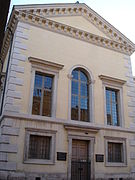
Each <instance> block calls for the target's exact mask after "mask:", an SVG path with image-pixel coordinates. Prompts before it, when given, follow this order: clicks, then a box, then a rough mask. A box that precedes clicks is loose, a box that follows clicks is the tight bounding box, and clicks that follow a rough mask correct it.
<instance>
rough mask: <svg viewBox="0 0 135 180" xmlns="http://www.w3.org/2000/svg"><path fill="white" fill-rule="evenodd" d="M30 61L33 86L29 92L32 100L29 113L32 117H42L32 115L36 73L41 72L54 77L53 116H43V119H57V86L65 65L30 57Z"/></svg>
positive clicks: (30, 100)
mask: <svg viewBox="0 0 135 180" xmlns="http://www.w3.org/2000/svg"><path fill="white" fill-rule="evenodd" d="M28 60H29V62H30V63H31V85H30V92H29V94H30V96H29V97H30V99H29V108H28V109H29V110H28V113H29V114H30V115H32V116H42V115H34V114H32V106H33V93H34V83H35V74H36V72H39V73H41V74H47V75H50V76H53V84H52V107H51V116H42V117H50V118H51V117H53V118H56V104H57V86H58V78H59V71H60V70H61V69H62V68H63V67H64V65H62V64H57V63H54V62H50V61H46V60H43V59H39V58H35V57H29V58H28Z"/></svg>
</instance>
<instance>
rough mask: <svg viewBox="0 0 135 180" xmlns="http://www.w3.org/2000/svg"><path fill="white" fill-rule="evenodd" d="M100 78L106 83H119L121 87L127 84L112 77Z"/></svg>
mask: <svg viewBox="0 0 135 180" xmlns="http://www.w3.org/2000/svg"><path fill="white" fill-rule="evenodd" d="M98 77H99V78H100V79H101V80H103V81H105V82H113V83H117V84H120V85H124V84H125V83H126V80H123V79H118V78H114V77H111V76H106V75H99V76H98Z"/></svg>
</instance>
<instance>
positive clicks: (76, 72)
mask: <svg viewBox="0 0 135 180" xmlns="http://www.w3.org/2000/svg"><path fill="white" fill-rule="evenodd" d="M72 75H73V79H76V80H78V70H74V71H73V72H72Z"/></svg>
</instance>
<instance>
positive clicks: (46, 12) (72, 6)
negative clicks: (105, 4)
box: [15, 3, 135, 47]
mask: <svg viewBox="0 0 135 180" xmlns="http://www.w3.org/2000/svg"><path fill="white" fill-rule="evenodd" d="M15 9H16V10H19V11H24V12H27V13H30V14H34V15H37V16H42V17H45V18H51V19H53V20H55V21H58V22H61V23H65V24H66V23H68V25H71V26H73V27H77V28H78V29H81V30H85V31H87V32H91V33H92V34H96V35H99V36H102V37H105V38H108V39H111V40H113V41H115V42H118V43H122V44H124V45H127V44H128V45H129V47H130V46H131V47H133V46H135V45H134V43H132V42H131V41H130V40H129V39H128V38H127V37H126V36H124V35H123V34H122V33H121V32H120V31H118V30H117V29H116V28H115V27H113V26H112V25H111V24H110V23H109V22H107V21H106V20H105V19H104V18H102V17H101V16H100V15H99V14H98V13H96V12H95V11H94V10H92V9H91V8H90V7H88V6H87V5H86V4H84V3H57V4H39V5H37V4H35V5H23V6H20V5H18V6H15ZM75 16H79V18H77V17H75ZM82 18H84V19H83V20H84V22H82ZM75 19H77V22H74V23H73V21H72V20H75ZM70 20H71V22H69V21H70ZM86 20H87V21H88V22H89V24H88V23H86ZM77 23H78V24H77ZM85 23H86V24H85Z"/></svg>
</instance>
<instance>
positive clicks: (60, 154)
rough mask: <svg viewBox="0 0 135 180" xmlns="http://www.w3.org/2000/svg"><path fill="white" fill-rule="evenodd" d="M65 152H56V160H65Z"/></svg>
mask: <svg viewBox="0 0 135 180" xmlns="http://www.w3.org/2000/svg"><path fill="white" fill-rule="evenodd" d="M66 158H67V153H65V152H57V160H58V161H66Z"/></svg>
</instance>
